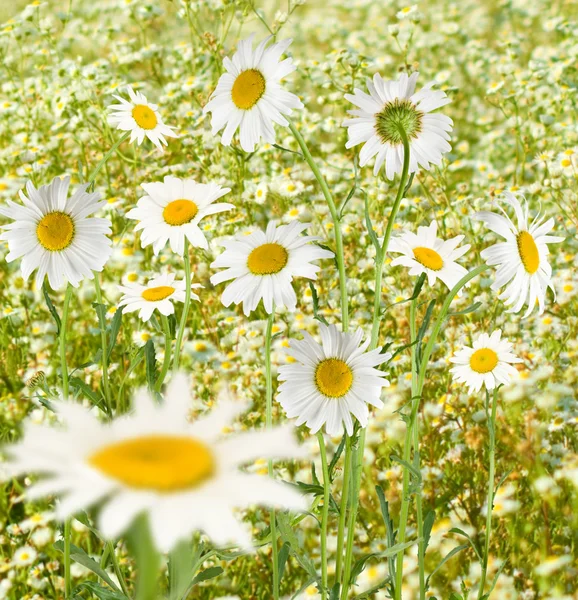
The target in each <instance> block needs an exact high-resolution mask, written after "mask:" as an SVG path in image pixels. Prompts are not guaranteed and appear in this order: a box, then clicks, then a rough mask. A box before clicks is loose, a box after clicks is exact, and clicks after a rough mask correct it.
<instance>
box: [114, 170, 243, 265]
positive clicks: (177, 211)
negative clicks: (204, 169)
mask: <svg viewBox="0 0 578 600" xmlns="http://www.w3.org/2000/svg"><path fill="white" fill-rule="evenodd" d="M141 187H142V188H143V189H144V190H145V192H146V193H147V195H146V196H143V197H142V198H141V199H140V200H139V201H138V202H137V205H136V207H135V208H133V209H131V210H129V211H128V213H127V214H126V216H127V217H128V218H129V219H136V220H137V221H139V223H138V225H137V226H136V227H135V231H140V230H142V234H141V244H142V246H143V248H144V247H146V246H149V245H150V244H153V250H154V253H155V254H158V253H159V252H160V251H161V249H162V248H164V246H165V245H166V243H167V242H170V245H171V250H172V251H173V252H176V253H177V254H183V252H184V250H185V237H186V238H187V239H188V240H189V242H190V243H191V245H192V246H194V247H197V248H204V249H205V250H206V249H207V248H208V247H209V244H208V242H207V238H206V237H205V234H204V233H203V232H202V231H201V229H200V228H199V222H200V221H201V219H203V218H204V217H207V216H209V215H215V214H217V213H222V212H225V211H227V210H231V209H232V208H235V206H234V205H233V204H229V203H228V202H219V203H217V204H213V202H215V200H217V199H218V198H221V197H222V196H224V195H225V194H226V193H228V192H230V191H231V190H230V188H223V187H221V186H220V185H217V184H216V183H197V182H196V181H194V180H193V179H179V178H178V177H172V176H170V175H168V176H167V177H165V179H164V181H163V182H160V181H155V182H154V183H143V184H142V186H141Z"/></svg>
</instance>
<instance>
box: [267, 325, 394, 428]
mask: <svg viewBox="0 0 578 600" xmlns="http://www.w3.org/2000/svg"><path fill="white" fill-rule="evenodd" d="M319 331H320V334H321V342H322V343H321V344H318V343H317V342H316V341H315V340H314V339H313V338H312V337H311V336H310V335H309V334H308V333H306V332H304V333H303V338H304V339H303V340H302V341H298V340H291V341H290V342H289V350H286V353H287V354H288V355H289V356H291V357H292V358H293V359H295V361H296V362H295V363H292V364H289V365H283V366H282V367H280V368H279V381H282V382H283V383H282V384H281V385H280V387H279V393H278V396H277V400H278V401H279V403H280V404H281V406H282V407H283V410H284V411H285V413H286V414H287V416H288V417H289V418H290V419H291V418H294V417H297V422H296V425H297V426H299V425H302V424H303V423H306V424H307V427H309V428H310V429H311V431H312V432H313V433H316V432H317V431H319V430H320V429H321V427H322V426H323V424H324V423H325V430H326V431H327V433H328V434H329V435H332V436H337V435H340V434H341V432H342V431H343V425H345V429H346V431H347V433H348V435H351V434H352V433H353V419H352V415H353V416H354V417H355V418H356V419H357V420H358V421H359V424H360V425H361V426H362V427H365V426H366V425H367V419H368V415H369V409H368V406H367V405H368V404H371V405H372V406H377V407H378V408H381V407H382V406H383V402H382V401H381V399H380V394H381V388H383V387H386V386H388V385H389V381H387V379H385V373H383V372H382V371H379V370H377V369H376V368H375V367H376V366H377V365H380V364H382V363H384V362H386V361H387V360H389V359H390V358H391V354H389V353H385V354H380V350H379V349H377V350H371V351H370V352H366V350H367V348H368V346H369V339H368V340H366V341H365V342H363V343H361V340H362V338H363V332H362V330H361V329H358V330H357V331H356V332H355V333H354V334H349V333H342V332H340V331H339V330H338V329H337V327H335V325H330V326H326V325H323V324H321V325H320V326H319Z"/></svg>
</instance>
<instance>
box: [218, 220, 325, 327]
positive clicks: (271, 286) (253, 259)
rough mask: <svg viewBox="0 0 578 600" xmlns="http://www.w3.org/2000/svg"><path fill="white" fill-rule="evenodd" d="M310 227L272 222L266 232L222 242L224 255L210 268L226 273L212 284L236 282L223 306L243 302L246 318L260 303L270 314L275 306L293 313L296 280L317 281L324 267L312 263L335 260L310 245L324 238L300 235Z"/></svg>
mask: <svg viewBox="0 0 578 600" xmlns="http://www.w3.org/2000/svg"><path fill="white" fill-rule="evenodd" d="M309 226H310V223H300V222H299V221H293V222H292V223H290V224H289V225H281V226H280V227H277V226H276V224H275V221H270V222H269V224H268V225H267V230H266V231H264V232H263V231H261V230H260V229H259V230H257V231H254V232H253V233H251V234H249V235H245V234H241V235H238V236H237V237H236V238H235V239H233V240H227V241H224V242H222V245H223V246H224V248H225V252H223V253H222V254H221V255H220V256H218V257H217V259H216V260H215V261H214V262H213V263H212V264H211V267H212V268H221V267H225V268H226V270H225V271H221V272H220V273H216V274H215V275H213V276H212V277H211V283H212V284H213V285H217V284H218V283H222V282H223V281H229V280H230V279H234V280H235V281H233V282H232V283H230V284H229V285H228V286H227V288H226V289H225V291H224V292H223V295H222V297H221V301H222V303H223V304H224V305H225V306H229V305H231V304H236V305H237V304H240V303H241V302H242V303H243V312H244V313H245V315H247V316H248V315H249V314H250V313H251V312H252V311H254V310H255V309H256V308H257V305H258V304H259V302H260V301H261V300H263V305H264V307H265V310H266V311H267V312H268V313H269V314H271V312H272V311H273V303H275V305H276V306H285V307H286V308H287V309H288V310H290V311H294V310H295V307H296V305H297V296H296V295H295V290H294V289H293V286H292V285H291V282H292V281H293V277H294V276H298V277H306V278H307V279H317V272H318V271H319V270H320V268H321V267H318V266H317V265H313V264H311V261H314V260H318V259H320V258H331V257H333V252H331V251H329V250H323V249H322V248H319V246H316V245H315V244H312V243H311V242H314V241H316V240H319V239H321V238H319V237H315V236H311V235H301V233H302V232H303V231H305V230H306V229H307V228H308V227H309Z"/></svg>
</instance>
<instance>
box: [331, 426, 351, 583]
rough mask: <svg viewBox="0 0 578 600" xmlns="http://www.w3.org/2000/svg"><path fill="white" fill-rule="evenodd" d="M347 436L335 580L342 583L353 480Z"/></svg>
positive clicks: (346, 436)
mask: <svg viewBox="0 0 578 600" xmlns="http://www.w3.org/2000/svg"><path fill="white" fill-rule="evenodd" d="M344 435H345V458H344V467H343V487H342V490H341V504H340V507H339V524H338V529H337V560H336V565H335V580H336V581H341V573H342V570H343V542H344V539H345V520H346V517H347V503H348V502H349V482H350V480H351V438H350V437H349V436H348V435H347V433H345V434H344Z"/></svg>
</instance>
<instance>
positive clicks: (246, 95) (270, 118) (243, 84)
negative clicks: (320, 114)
mask: <svg viewBox="0 0 578 600" xmlns="http://www.w3.org/2000/svg"><path fill="white" fill-rule="evenodd" d="M272 37H273V36H269V37H268V38H267V39H266V40H264V41H263V42H261V43H260V44H259V45H258V46H257V48H255V50H253V36H252V35H251V36H250V37H249V38H248V39H246V40H242V41H240V42H239V45H238V46H237V52H235V54H234V55H233V59H232V60H230V59H229V58H225V59H224V61H223V66H224V67H225V70H226V71H227V72H226V73H223V74H222V75H221V77H220V79H219V83H218V84H217V88H216V89H215V91H214V92H213V94H212V95H211V98H210V100H209V102H208V104H207V105H206V106H205V108H204V111H203V112H204V113H205V114H206V113H208V112H210V113H211V126H212V130H213V135H215V134H216V133H217V132H218V131H220V130H221V129H223V127H224V128H225V131H223V135H222V136H221V142H222V143H223V144H224V145H225V146H230V144H231V140H232V139H233V135H234V133H235V131H237V129H238V128H240V137H239V139H240V142H241V148H243V150H245V152H253V150H254V149H255V144H257V143H258V142H259V140H260V139H261V138H263V139H264V140H265V141H266V142H269V143H270V144H273V143H274V142H275V132H274V129H273V123H277V124H278V125H282V126H283V127H286V126H287V125H288V124H289V123H288V122H287V120H286V119H285V117H284V116H283V115H290V114H291V113H292V112H293V111H292V109H294V108H303V104H302V103H301V101H300V100H299V98H298V97H297V96H296V95H295V94H291V93H290V92H286V91H285V90H284V89H282V87H281V84H280V82H281V79H283V78H284V77H286V76H287V75H289V73H292V72H293V71H294V70H295V65H294V64H293V59H291V58H286V59H285V60H283V61H281V62H280V61H279V59H280V58H281V55H282V54H283V53H284V52H285V51H286V50H287V48H288V47H289V45H290V44H291V41H292V40H283V41H282V42H278V43H275V44H271V45H270V46H269V47H267V44H268V43H269V42H270V41H271V39H272Z"/></svg>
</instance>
